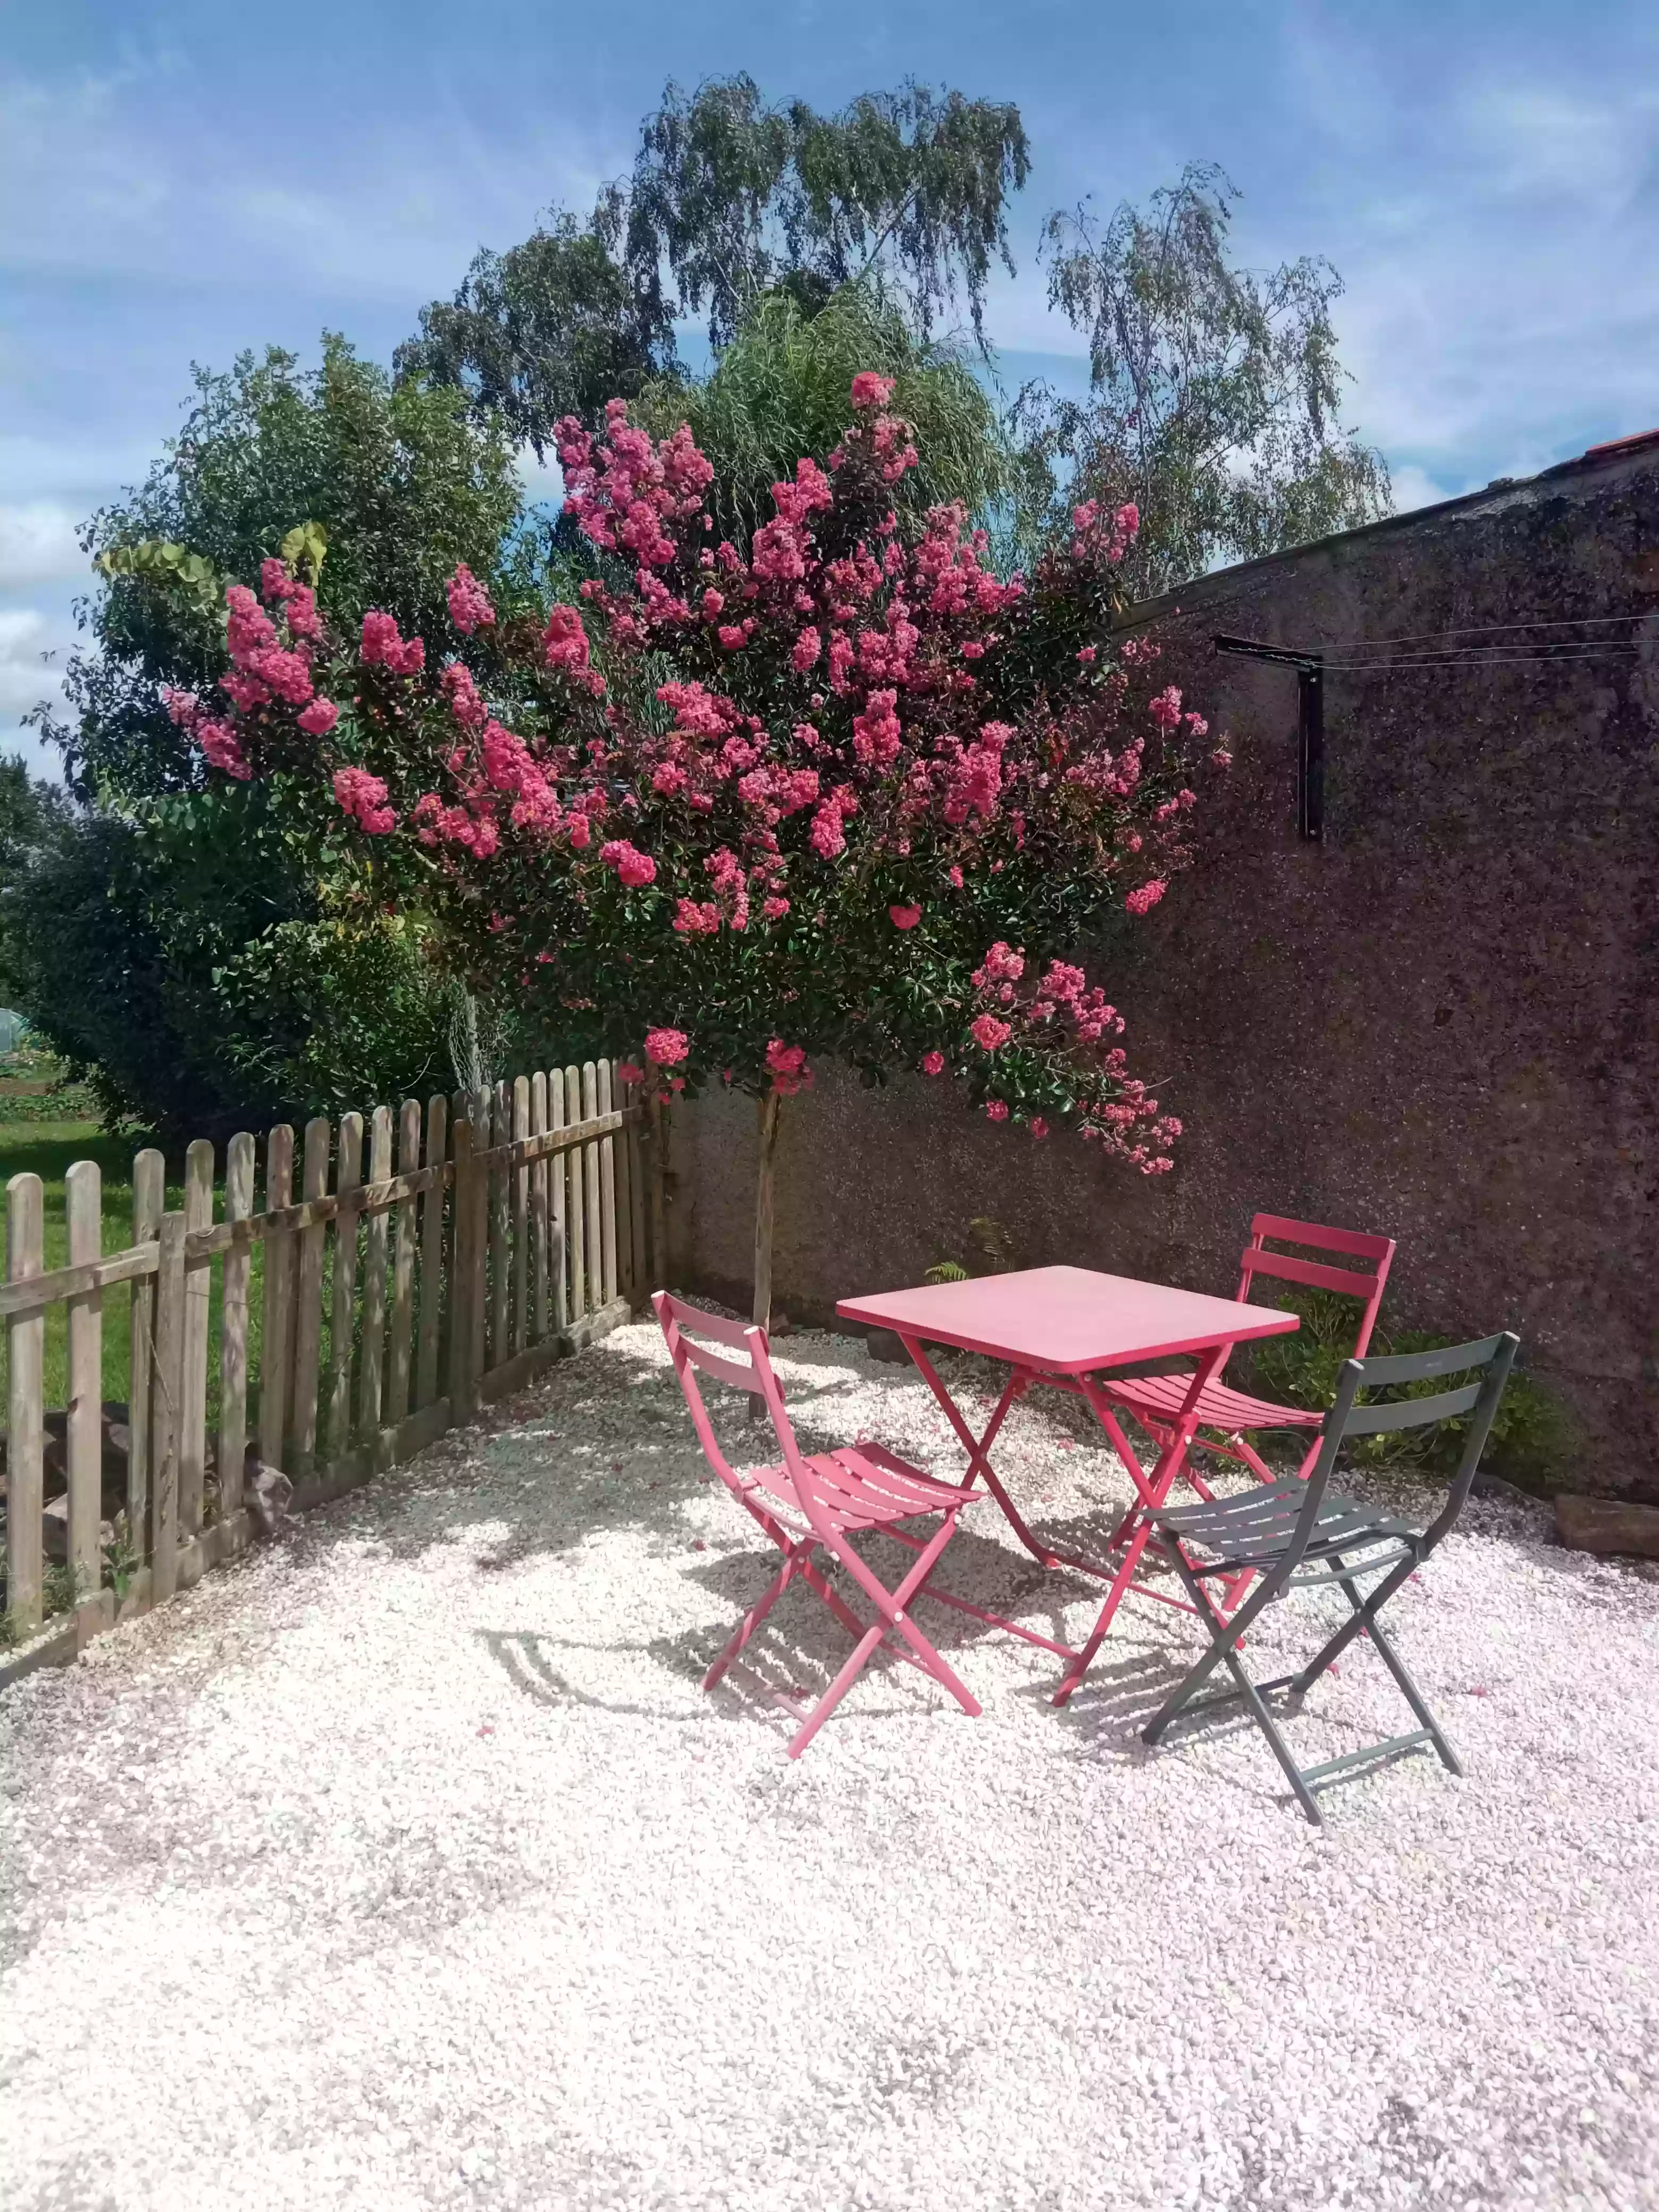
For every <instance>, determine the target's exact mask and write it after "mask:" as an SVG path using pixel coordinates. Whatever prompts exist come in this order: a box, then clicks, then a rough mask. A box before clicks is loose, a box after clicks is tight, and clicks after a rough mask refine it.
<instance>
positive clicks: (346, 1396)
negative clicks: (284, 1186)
mask: <svg viewBox="0 0 1659 2212" xmlns="http://www.w3.org/2000/svg"><path fill="white" fill-rule="evenodd" d="M362 1170H363V1117H362V1115H361V1114H343V1115H341V1116H340V1140H339V1145H338V1148H337V1152H336V1153H335V1161H334V1191H335V1195H336V1196H337V1198H338V1199H339V1200H340V1211H339V1212H338V1213H337V1214H336V1215H335V1217H334V1311H333V1316H332V1317H331V1321H330V1323H329V1332H328V1405H327V1408H326V1418H325V1421H324V1425H323V1456H324V1459H325V1461H326V1462H328V1464H330V1465H332V1464H333V1463H334V1462H335V1461H337V1459H339V1458H340V1456H341V1455H342V1454H343V1452H344V1451H345V1449H346V1448H347V1446H348V1445H349V1443H350V1442H351V1339H352V1334H353V1328H354V1324H355V1322H356V1297H357V1231H358V1228H359V1226H360V1225H361V1224H362V1214H361V1213H359V1212H357V1210H356V1207H355V1206H347V1204H346V1203H345V1201H346V1200H347V1199H348V1198H349V1195H350V1194H351V1193H352V1192H353V1191H355V1190H356V1188H357V1186H358V1185H359V1184H360V1183H361V1182H362V1179H363V1172H362Z"/></svg>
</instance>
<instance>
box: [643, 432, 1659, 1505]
mask: <svg viewBox="0 0 1659 2212" xmlns="http://www.w3.org/2000/svg"><path fill="white" fill-rule="evenodd" d="M1603 617H1634V618H1635V619H1624V620H1620V621H1617V622H1607V621H1604V620H1601V619H1600V618H1603ZM1518 623H1539V624H1553V625H1557V626H1558V627H1555V628H1553V629H1516V630H1514V631H1511V632H1507V633H1500V634H1499V635H1501V636H1503V637H1504V638H1505V639H1506V640H1507V641H1511V642H1512V645H1513V649H1514V650H1515V652H1516V653H1517V654H1521V653H1524V652H1526V651H1528V650H1529V649H1530V648H1531V647H1532V646H1533V645H1534V644H1535V643H1536V642H1537V641H1543V640H1569V639H1596V640H1616V641H1620V642H1621V643H1622V642H1628V643H1629V645H1630V646H1632V647H1633V648H1634V649H1633V650H1632V651H1629V652H1626V653H1620V654H1618V655H1609V656H1607V657H1595V658H1576V659H1571V660H1566V661H1562V660H1557V661H1555V662H1554V663H1553V665H1538V664H1537V663H1536V662H1528V661H1527V660H1525V659H1518V658H1517V659H1509V658H1508V656H1507V655H1505V656H1502V657H1498V656H1494V658H1495V659H1497V660H1498V665H1469V664H1468V662H1467V661H1465V662H1463V663H1462V665H1449V666H1447V665H1437V666H1422V667H1401V666H1398V665H1396V666H1394V667H1390V668H1388V669H1382V668H1373V669H1370V670H1368V671H1363V672H1361V671H1346V670H1345V671H1334V672H1332V673H1331V674H1329V675H1328V677H1327V678H1326V679H1325V691H1326V724H1327V735H1326V747H1327V764H1326V776H1325V826H1324V836H1323V839H1322V842H1318V843H1308V842H1300V841H1299V840H1298V837H1297V822H1296V780H1297V769H1296V758H1297V739H1296V726H1297V683H1296V677H1295V675H1294V673H1293V671H1291V670H1289V669H1285V668H1279V667H1276V666H1270V665H1262V664H1260V663H1255V662H1249V661H1243V660H1239V659H1231V658H1224V657H1220V656H1218V655H1217V654H1216V653H1214V651H1213V649H1212V645H1211V640H1212V636H1213V635H1215V634H1216V633H1218V632H1225V633H1232V634H1236V635H1237V634H1242V635H1247V636H1249V637H1254V638H1256V639H1260V640H1263V641H1270V642H1273V643H1277V644H1280V645H1285V646H1292V647H1304V646H1317V647H1323V648H1324V649H1325V651H1326V652H1327V653H1328V656H1329V657H1330V658H1331V659H1333V660H1340V659H1344V658H1345V657H1348V656H1347V655H1345V653H1344V652H1343V650H1342V648H1345V647H1348V648H1354V647H1364V649H1365V653H1366V655H1367V656H1368V657H1370V659H1375V660H1384V659H1389V660H1395V661H1396V662H1397V661H1399V660H1401V659H1409V658H1412V657H1413V656H1425V657H1428V658H1436V659H1438V658H1444V657H1449V656H1450V655H1452V654H1455V653H1466V652H1467V651H1468V649H1469V648H1470V647H1474V646H1477V645H1490V644H1491V643H1492V638H1490V637H1487V638H1481V639H1476V638H1468V637H1462V638H1455V639H1446V638H1445V634H1446V633H1449V632H1457V631H1466V630H1473V629H1480V628H1481V627H1482V626H1486V625H1492V624H1518ZM1124 627H1125V628H1126V629H1139V630H1143V631H1145V630H1150V631H1151V632H1152V633H1153V634H1155V635H1158V636H1160V637H1161V638H1162V639H1163V641H1164V652H1165V665H1166V666H1167V668H1168V671H1169V673H1170V677H1171V678H1172V679H1173V680H1174V681H1176V682H1177V683H1179V684H1182V687H1183V689H1184V690H1186V691H1187V692H1188V694H1189V703H1191V704H1194V705H1198V706H1200V707H1201V708H1203V709H1204V710H1205V711H1206V712H1207V713H1208V714H1210V716H1211V718H1212V725H1213V726H1214V727H1215V728H1217V729H1218V730H1225V731H1226V732H1229V733H1230V734H1231V741H1232V743H1233V744H1234V747H1235V750H1236V763H1235V765H1234V767H1233V769H1231V772H1230V774H1229V775H1228V776H1227V777H1225V779H1221V780H1219V781H1213V780H1212V781H1208V782H1206V788H1205V793H1204V805H1203V810H1202V817H1201V829H1200V842H1199V853H1198V860H1197V865H1196V866H1195V867H1194V870H1193V871H1192V872H1190V873H1189V874H1188V875H1187V876H1185V877H1183V878H1180V879H1178V880H1177V881H1176V883H1175V884H1173V885H1172V887H1171V890H1170V895H1169V896H1168V897H1167V898H1166V899H1165V900H1164V902H1163V904H1162V905H1161V906H1159V907H1158V908H1155V909H1154V910H1153V912H1152V915H1150V916H1148V917H1147V919H1146V921H1144V922H1142V923H1140V924H1138V925H1136V926H1135V929H1134V933H1133V936H1131V937H1129V938H1128V939H1127V942H1124V941H1118V940H1115V941H1114V942H1113V943H1111V944H1109V945H1104V946H1101V947H1096V948H1092V949H1091V948H1085V951H1090V952H1091V975H1097V977H1098V979H1099V980H1100V981H1103V982H1105V983H1106V984H1107V987H1108V989H1109V994H1110V995H1111V996H1112V997H1113V998H1114V999H1115V1000H1116V1001H1117V1002H1118V1004H1119V1005H1120V1006H1121V1009H1122V1010H1123V1012H1124V1013H1125V1015H1126V1016H1127V1020H1128V1024H1129V1028H1128V1034H1127V1039H1126V1042H1127V1044H1128V1045H1129V1047H1130V1048H1131V1057H1132V1062H1133V1066H1134V1067H1135V1068H1136V1070H1137V1072H1138V1073H1142V1074H1144V1075H1146V1076H1148V1077H1152V1078H1155V1079H1157V1085H1158V1097H1159V1098H1160V1099H1161V1100H1162V1101H1164V1103H1165V1104H1166V1106H1167V1108H1168V1109H1169V1110H1171V1111H1173V1112H1176V1113H1178V1114H1179V1115H1181V1116H1182V1121H1184V1123H1185V1125H1186V1133H1185V1135H1184V1136H1183V1138H1182V1140H1181V1143H1180V1146H1179V1147H1178V1161H1177V1165H1176V1170H1175V1171H1174V1172H1173V1173H1172V1174H1170V1175H1168V1176H1163V1177H1161V1178H1158V1179H1156V1180H1152V1181H1143V1180H1142V1179H1140V1178H1138V1177H1134V1176H1129V1175H1127V1174H1125V1173H1124V1172H1122V1171H1121V1170H1115V1169H1113V1168H1111V1167H1109V1166H1107V1165H1103V1164H1102V1163H1101V1162H1100V1161H1099V1160H1098V1158H1097V1157H1096V1156H1095V1155H1093V1154H1092V1153H1091V1152H1089V1151H1088V1150H1087V1149H1086V1148H1085V1146H1082V1145H1080V1144H1079V1143H1078V1142H1077V1141H1076V1140H1075V1139H1049V1140H1048V1142H1047V1143H1046V1144H1042V1145H1037V1144H1034V1143H1033V1142H1032V1141H1031V1140H1030V1139H1029V1138H1027V1137H1026V1136H1025V1135H1024V1133H1021V1132H1012V1131H1008V1130H1000V1129H997V1128H994V1127H991V1126H990V1125H989V1124H987V1122H986V1121H984V1120H983V1119H982V1118H980V1117H975V1116H973V1115H969V1113H968V1112H967V1110H966V1109H965V1108H964V1107H963V1104H962V1103H961V1101H960V1099H959V1098H958V1097H953V1096H952V1095H951V1093H949V1092H948V1091H945V1089H944V1088H943V1086H942V1085H939V1084H929V1083H928V1082H927V1081H926V1080H925V1079H921V1078H919V1077H914V1078H913V1077H906V1078H904V1079H901V1080H899V1081H896V1083H894V1084H893V1085H890V1086H889V1087H888V1088H886V1089H885V1090H884V1091H878V1092H869V1091H863V1090H861V1089H860V1086H859V1085H857V1084H856V1082H854V1081H853V1080H852V1079H849V1078H848V1077H846V1076H845V1075H843V1074H842V1073H838V1072H837V1071H836V1070H834V1069H828V1070H825V1071H823V1073H821V1075H820V1079H819V1083H818V1086H817V1090H816V1091H813V1092H812V1093H811V1094H810V1095H808V1096H805V1097H801V1098H799V1099H796V1100H793V1101H792V1102H791V1103H790V1104H789V1105H788V1107H787V1109H786V1111H785V1115H784V1124H783V1131H782V1136H781V1145H780V1158H779V1184H778V1207H777V1264H776V1293H775V1295H776V1298H777V1302H778V1304H780V1305H781V1306H782V1307H784V1308H785V1309H786V1310H787V1311H788V1312H789V1313H790V1314H791V1315H792V1316H799V1317H803V1318H805V1317H810V1316H817V1317H823V1316H827V1314H828V1312H829V1310H830V1309H831V1308H832V1307H833V1304H834V1302H835V1300H836V1297H838V1296H845V1295H847V1294H848V1293H850V1292H852V1291H867V1290H873V1289H884V1288H889V1287H891V1286H894V1285H900V1284H904V1283H908V1282H912V1281H915V1280H916V1279H918V1277H919V1275H920V1273H921V1270H922V1268H923V1267H926V1266H927V1264H928V1262H929V1261H932V1260H933V1259H934V1258H936V1257H937V1256H939V1254H940V1253H941V1252H942V1251H956V1252H961V1251H962V1249H963V1243H964V1239H963V1227H964V1225H965V1224H966V1223H967V1222H968V1221H969V1219H971V1218H973V1217H974V1216H975V1215H980V1214H989V1215H992V1216H994V1217H995V1218H997V1219H998V1220H1000V1221H1001V1222H1003V1223H1005V1224H1006V1225H1007V1226H1008V1227H1009V1229H1010V1230H1011V1231H1012V1232H1013V1236H1014V1239H1015V1243H1016V1245H1017V1248H1018V1257H1019V1260H1020V1261H1021V1262H1022V1264H1026V1265H1036V1264H1038V1263H1041V1262H1044V1261H1060V1260H1065V1261H1073V1262H1076V1263H1079V1264H1081V1265H1086V1266H1093V1267H1103V1268H1108V1269H1111V1270H1115V1271H1118V1272H1121V1273H1130V1274H1139V1275H1146V1276H1153V1277H1158V1278H1161V1279H1166V1280H1170V1281H1174V1282H1179V1283H1183V1284H1188V1285H1192V1286H1194V1287H1196V1288H1203V1289H1209V1290H1214V1291H1226V1292H1228V1293H1231V1291H1232V1289H1233V1288H1234V1285H1235V1283H1236V1279H1237V1277H1236V1267H1235V1263H1236V1261H1237V1253H1238V1251H1239V1249H1240V1247H1241V1245H1242V1244H1243V1240H1244V1237H1245V1235H1246V1232H1247V1230H1248V1225H1249V1217H1250V1215H1251V1213H1252V1212H1254V1211H1255V1210H1257V1209H1259V1208H1260V1209H1266V1210H1268V1211H1271V1212H1279V1213H1285V1214H1293V1215H1297V1216H1301V1217H1304V1218H1311V1219H1314V1220H1316V1221H1328V1222H1336V1223H1341V1224H1345V1225H1350V1226H1352V1227H1357V1228H1364V1229H1371V1230H1380V1231H1386V1232H1387V1233H1388V1234H1389V1235H1391V1236H1394V1237H1396V1238H1397V1239H1398V1240H1399V1246H1400V1250H1399V1256H1398V1260H1397V1262H1396V1267H1395V1274H1394V1277H1393V1281H1392V1286H1391V1289H1390V1291H1389V1298H1388V1302H1387V1304H1386V1306H1385V1309H1384V1316H1385V1325H1386V1321H1387V1319H1388V1317H1389V1316H1392V1318H1393V1319H1394V1321H1395V1324H1396V1325H1397V1326H1401V1327H1423V1328H1441V1329H1447V1330H1454V1331H1468V1333H1470V1334H1475V1333H1477V1332H1484V1331H1486V1330H1489V1329H1495V1328H1498V1327H1500V1326H1504V1325H1510V1324H1512V1325H1514V1326H1515V1327H1516V1328H1519V1330H1520V1331H1521V1334H1522V1339H1523V1344H1524V1352H1523V1358H1528V1360H1529V1361H1530V1364H1531V1365H1532V1366H1533V1368H1534V1370H1535V1371H1536V1372H1537V1373H1538V1375H1539V1376H1541V1378H1542V1379H1544V1380H1545V1381H1547V1383H1550V1384H1552V1385H1553V1387H1554V1389H1556V1391H1557V1392H1558V1394H1559V1396H1560V1397H1561V1398H1562V1399H1563V1400H1564V1401H1565V1402H1566V1403H1567V1405H1568V1406H1569V1407H1571V1411H1572V1412H1573V1413H1574V1415H1575V1416H1576V1419H1577V1425H1578V1428H1579V1433H1580V1437H1581V1439H1582V1446H1583V1449H1582V1452H1581V1453H1580V1454H1579V1455H1577V1463H1575V1464H1573V1465H1572V1466H1571V1468H1569V1469H1568V1470H1566V1474H1567V1479H1568V1481H1569V1486H1571V1487H1573V1488H1576V1489H1581V1490H1599V1491H1604V1492H1609V1493H1622V1494H1625V1495H1628V1496H1636V1497H1645V1498H1650V1499H1655V1500H1659V1449H1656V1444H1659V1344H1656V1278H1659V1233H1656V1216H1659V1147H1656V1141H1655V1124H1656V1099H1659V841H1656V835H1655V833H1656V829H1659V776H1656V767H1659V746H1656V738H1659V434H1656V435H1654V436H1652V437H1650V438H1647V439H1640V440H1632V441H1626V443H1625V444H1624V445H1623V446H1621V447H1615V448H1611V449H1601V451H1600V452H1598V453H1591V454H1587V455H1586V456H1584V457H1583V459H1581V460H1577V461H1573V462H1569V463H1566V464H1564V465H1561V466H1560V467H1558V468H1554V469H1551V470H1549V471H1547V472H1546V473H1545V474H1543V475H1542V476H1540V477H1533V478H1531V479H1529V480H1528V481H1526V482H1521V483H1499V484H1494V485H1492V486H1491V487H1489V488H1488V489H1486V491H1484V492H1481V493H1478V494H1475V495H1471V496H1468V497H1466V498H1462V499H1458V500H1453V501H1448V502H1446V503H1445V504H1443V505H1442V506H1438V507H1429V508H1425V509H1423V510H1421V511H1419V512H1418V513H1413V514H1408V515H1402V516H1400V517H1397V518H1395V519H1392V520H1389V521H1387V522H1383V523H1380V524H1376V525H1375V526H1371V527H1370V528H1368V529H1364V530H1359V531H1354V532H1350V533H1348V534H1347V535H1346V536H1343V537H1340V538H1330V539H1327V540H1324V541H1322V543H1320V544H1314V545H1310V546H1308V547H1305V548H1303V549H1300V550H1297V551H1294V552H1291V553H1286V554H1282V555H1278V556H1273V557H1271V558H1269V559H1266V560H1261V561H1255V562H1247V563H1245V564H1243V566H1241V567H1238V568H1231V569H1227V570H1225V571H1223V572H1221V573H1218V574H1214V575H1212V576H1208V577H1206V578H1205V579H1204V580H1202V581H1201V582H1200V583H1199V584H1197V585H1195V586H1190V587H1188V588H1187V589H1186V590H1183V591H1182V592H1178V593H1174V594H1171V595H1170V598H1169V599H1167V600H1161V601H1158V602H1155V603H1153V604H1152V605H1148V606H1146V607H1144V608H1141V609H1139V610H1137V611H1135V613H1134V615H1133V617H1131V618H1129V619H1128V620H1127V622H1126V623H1125V625H1124ZM1395 639H1409V640H1415V641H1420V642H1414V643H1412V644H1410V645H1402V646H1400V647H1386V646H1383V645H1380V644H1379V641H1389V640H1395ZM752 1114H753V1109H752V1106H751V1105H750V1103H749V1102H747V1101H744V1100H733V1099H730V1098H726V1097H721V1098H709V1099H706V1100H702V1101H699V1102H698V1103H696V1105H695V1106H693V1107H692V1108H690V1109H687V1110H686V1111H685V1112H684V1113H683V1114H680V1115H677V1116H676V1117H675V1118H676V1120H677V1121H678V1124H679V1127H678V1128H677V1130H676V1133H675V1138H674V1150H675V1152H676V1154H677V1155H678V1158H677V1160H676V1167H677V1170H678V1173H677V1175H676V1177H675V1183H674V1188H675V1191H676V1194H677V1202H676V1207H675V1212H676V1224H675V1230H674V1231H673V1232H671V1233H672V1234H673V1235H674V1237H675V1247H676V1250H677V1253H678V1265H679V1271H680V1272H681V1273H682V1275H683V1276H684V1279H686V1280H688V1281H689V1282H690V1283H692V1284H694V1285H702V1286H703V1287H705V1288H706V1289H708V1290H709V1291H713V1292H715V1293H724V1294H726V1296H728V1297H732V1298H733V1300H734V1301H736V1300H739V1299H741V1298H743V1297H744V1296H745V1291H744V1285H746V1282H747V1279H748V1275H749V1265H750V1238H751V1228H750V1205H751V1175H752V1159H753V1134H752V1127H753V1124H752Z"/></svg>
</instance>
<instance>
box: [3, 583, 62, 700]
mask: <svg viewBox="0 0 1659 2212" xmlns="http://www.w3.org/2000/svg"><path fill="white" fill-rule="evenodd" d="M65 643H66V640H65V639H64V638H63V637H62V636H60V635H56V634H55V632H54V629H53V626H52V623H49V622H48V621H47V619H46V616H45V615H43V614H41V613H40V612H39V611H37V610H36V609H35V608H33V607H9V608H0V721H15V720H18V719H19V718H20V717H21V715H24V714H27V713H28V711H29V709H30V708H32V707H38V706H39V705H40V704H41V703H42V702H57V701H58V699H60V698H61V697H62V696H63V679H62V677H61V675H60V673H59V665H60V664H61V662H62V659H63V655H64V646H65Z"/></svg>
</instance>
